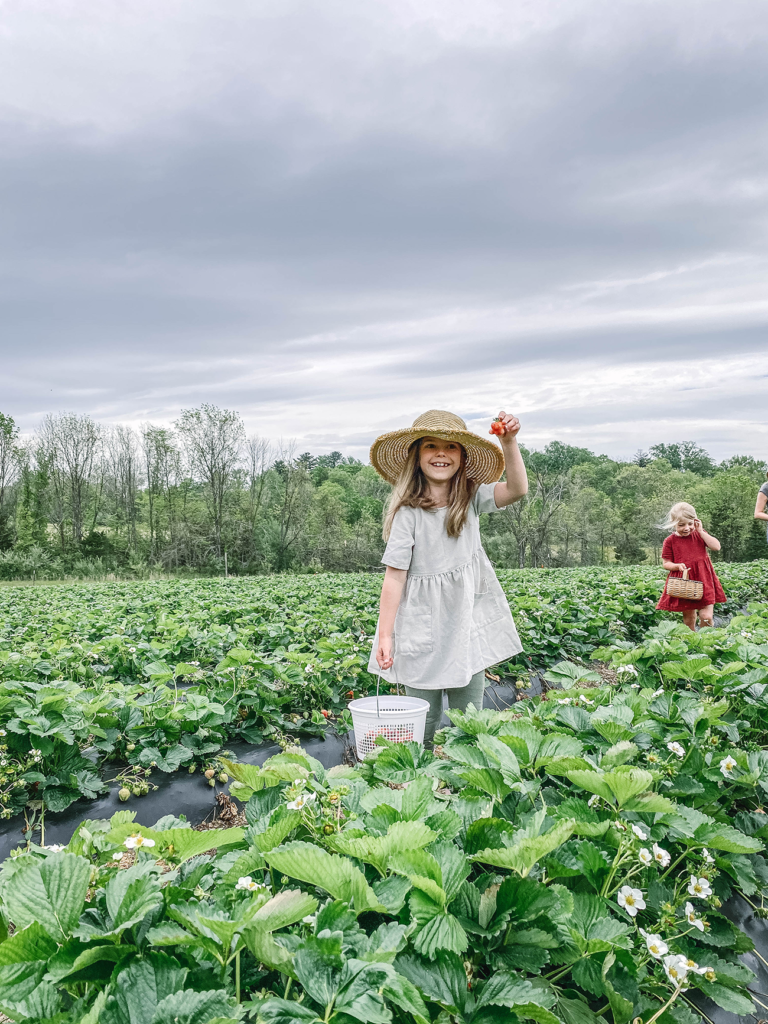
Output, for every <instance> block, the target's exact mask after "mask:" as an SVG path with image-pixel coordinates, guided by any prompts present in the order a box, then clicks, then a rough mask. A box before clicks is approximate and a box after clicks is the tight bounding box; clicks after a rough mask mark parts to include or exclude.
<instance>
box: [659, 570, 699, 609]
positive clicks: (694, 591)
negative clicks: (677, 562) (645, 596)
mask: <svg viewBox="0 0 768 1024" xmlns="http://www.w3.org/2000/svg"><path fill="white" fill-rule="evenodd" d="M703 596H704V584H703V583H700V582H699V581H698V580H689V579H688V569H683V577H682V579H680V577H679V576H670V577H669V579H668V580H667V597H680V598H682V599H683V600H684V601H700V600H701V599H702V597H703Z"/></svg>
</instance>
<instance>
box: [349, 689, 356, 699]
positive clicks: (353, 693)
mask: <svg viewBox="0 0 768 1024" xmlns="http://www.w3.org/2000/svg"><path fill="white" fill-rule="evenodd" d="M347 696H348V697H354V696H355V691H354V690H347Z"/></svg>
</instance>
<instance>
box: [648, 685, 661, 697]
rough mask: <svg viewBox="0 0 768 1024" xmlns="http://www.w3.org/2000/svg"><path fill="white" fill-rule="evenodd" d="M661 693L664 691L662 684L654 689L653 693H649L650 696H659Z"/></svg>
mask: <svg viewBox="0 0 768 1024" xmlns="http://www.w3.org/2000/svg"><path fill="white" fill-rule="evenodd" d="M662 693H664V687H663V686H660V687H659V688H658V690H654V691H653V693H652V694H651V696H652V697H660V696H661V695H662Z"/></svg>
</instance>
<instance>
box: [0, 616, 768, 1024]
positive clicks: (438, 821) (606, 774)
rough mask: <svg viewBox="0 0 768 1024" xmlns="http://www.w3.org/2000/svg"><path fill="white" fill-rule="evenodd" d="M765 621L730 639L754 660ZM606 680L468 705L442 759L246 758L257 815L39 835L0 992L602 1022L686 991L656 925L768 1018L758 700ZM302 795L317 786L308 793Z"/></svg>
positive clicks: (21, 864)
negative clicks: (741, 721) (744, 916)
mask: <svg viewBox="0 0 768 1024" xmlns="http://www.w3.org/2000/svg"><path fill="white" fill-rule="evenodd" d="M754 614H758V613H757V612H755V613H754ZM761 628H762V627H761ZM756 631H757V627H756V626H754V625H753V630H752V631H751V632H750V631H739V632H738V633H737V634H736V635H738V637H739V640H738V641H737V642H736V644H735V649H734V648H732V647H729V646H727V645H725V647H724V649H725V650H727V651H728V652H729V656H732V657H733V659H735V658H737V657H738V658H739V659H740V660H739V664H740V665H742V668H740V669H738V671H740V672H743V671H749V669H746V668H745V667H744V665H745V664H746V662H745V661H744V659H745V658H748V657H750V653H751V652H750V651H749V650H746V649H745V648H746V645H747V642H752V641H754V640H756V639H760V637H758V636H757V632H756ZM656 632H657V635H654V636H652V637H650V638H649V640H648V641H647V644H648V646H649V648H650V649H651V651H652V653H653V657H655V658H657V659H659V663H660V664H661V663H668V662H670V661H673V660H674V659H673V658H672V657H671V652H674V651H675V650H677V648H676V647H675V646H674V645H675V644H676V643H678V642H679V639H678V634H677V633H675V631H674V630H669V629H666V628H664V629H658V630H657V631H656ZM743 632H749V633H750V635H749V636H748V637H747V636H744V635H742V634H743ZM712 635H713V634H709V636H712ZM707 643H708V648H707V649H708V652H709V653H708V661H709V662H710V663H711V665H712V666H713V667H714V669H715V670H717V671H718V672H719V673H720V674H719V675H718V679H720V678H723V679H725V678H728V675H727V673H723V672H722V671H721V667H720V663H721V659H720V657H719V655H718V654H717V652H716V651H715V644H714V642H713V641H712V640H708V641H707ZM719 643H720V645H721V646H722V645H723V641H722V640H721V641H719ZM755 646H756V647H759V646H761V645H759V644H756V645H755ZM625 653H626V648H625V647H624V646H622V645H617V647H616V656H617V657H621V656H624V655H625ZM661 659H663V661H662V660H661ZM637 664H641V663H640V662H637ZM729 664H731V665H733V666H735V665H736V661H735V660H732V661H731V662H730V663H729ZM643 671H645V669H644V668H643ZM638 678H641V679H642V678H644V677H642V676H640V675H639V676H638ZM657 680H658V675H657V676H656V680H654V682H655V681H657ZM695 684H698V681H697V679H696V678H695V677H694V679H693V681H692V682H691V683H689V684H688V685H691V686H693V685H695ZM702 685H710V684H702ZM749 685H750V686H754V685H755V684H754V683H750V684H749ZM577 689H578V688H576V687H574V688H573V689H572V690H571V691H569V692H570V693H576V692H577ZM588 692H589V693H591V694H592V695H593V696H592V697H590V698H589V700H590V701H591V704H588V705H585V709H584V710H583V713H582V715H579V716H575V717H573V721H572V722H570V719H569V718H568V716H567V715H564V714H563V712H566V711H568V712H574V711H576V710H582V709H576V708H574V707H573V706H572V705H566V706H565V707H563V706H561V705H559V704H558V703H557V699H554V700H552V699H550V698H549V696H548V695H545V697H544V698H536V699H529V700H525V701H522V702H520V703H518V704H517V705H516V707H515V710H514V711H508V712H494V711H490V712H489V711H477V710H474V711H473V710H471V709H470V710H469V711H467V712H465V713H462V714H455V715H453V716H452V717H453V719H454V722H455V724H454V726H453V727H452V728H450V729H449V730H448V731H447V735H446V737H445V742H444V743H443V746H442V752H441V756H435V754H432V753H428V752H424V751H422V750H420V748H418V747H417V746H416V745H414V744H403V745H396V744H388V743H385V744H384V745H383V746H382V747H379V748H377V750H376V751H375V752H374V754H373V755H371V756H370V757H369V759H368V760H367V761H366V763H365V764H364V765H363V768H362V770H361V772H360V773H358V774H357V776H356V777H355V778H352V779H345V778H344V777H343V776H339V775H338V773H334V772H326V771H325V770H324V769H323V768H322V766H321V765H320V764H319V763H318V762H317V761H315V760H314V759H312V758H310V757H308V756H307V755H306V754H304V753H303V752H301V751H288V752H286V753H284V754H280V755H278V756H277V757H273V758H270V759H269V760H268V761H267V762H265V764H264V766H263V767H262V768H254V767H253V766H247V765H238V764H236V763H232V762H230V763H228V767H229V768H230V769H231V772H232V785H233V786H239V787H240V789H239V790H235V791H236V792H239V793H240V795H241V796H242V795H243V794H244V792H247V794H248V795H249V796H248V802H247V803H246V805H245V807H246V817H247V821H248V827H247V828H246V829H242V828H236V829H227V830H221V831H210V832H197V831H195V830H193V829H191V828H188V827H184V826H183V823H180V822H178V821H176V820H175V819H172V818H168V819H164V820H161V821H160V822H157V823H156V824H155V826H154V827H153V828H147V827H145V826H142V825H137V824H136V823H135V821H134V815H133V813H132V812H129V811H122V812H119V813H118V814H116V815H115V816H114V817H113V819H112V820H111V821H110V822H97V821H89V822H86V823H84V825H83V827H82V828H81V829H79V830H78V832H77V834H76V836H75V838H74V839H73V840H72V843H71V844H70V850H68V851H63V852H58V853H56V852H51V851H47V850H45V849H39V848H36V847H30V848H29V849H28V850H26V851H22V852H20V854H19V855H18V856H16V857H13V858H11V859H10V860H9V861H7V862H6V864H5V865H4V866H3V869H2V872H1V873H0V899H2V901H3V906H4V909H5V913H6V914H7V917H8V919H9V922H10V924H11V925H13V930H12V933H9V934H8V937H6V938H5V939H4V941H0V1008H2V1010H3V1012H6V1013H7V1014H8V1015H9V1016H11V1017H12V1018H15V1019H19V1020H28V1019H31V1020H35V1019H49V1018H55V1019H56V1020H57V1022H59V1024H83V1022H86V1024H95V1022H96V1021H107V1022H110V1024H114V1022H123V1021H125V1022H128V1024H133V1022H134V1021H136V1020H139V1019H140V1020H146V1021H149V1022H150V1024H165V1022H166V1021H168V1022H169V1024H170V1022H171V1021H188V1022H189V1024H192V1022H195V1021H199V1022H200V1024H211V1022H213V1021H218V1022H219V1024H222V1022H229V1021H234V1022H237V1021H238V1020H240V1019H242V1017H243V1014H244V1013H246V1012H247V1011H248V1010H252V1011H253V1012H254V1015H255V1018H256V1019H257V1020H259V1021H262V1022H265V1024H266V1022H281V1024H291V1022H296V1021H299V1022H305V1024H350V1022H351V1021H360V1022H361V1024H362V1022H366V1024H367V1022H372V1024H391V1022H394V1021H399V1020H401V1019H402V1020H406V1019H407V1020H411V1021H414V1022H416V1024H430V1022H435V1021H437V1020H442V1019H446V1020H447V1019H448V1016H450V1018H451V1019H452V1020H454V1021H456V1022H462V1024H496V1022H504V1021H507V1022H508V1024H514V1022H515V1021H520V1020H530V1021H534V1022H535V1024H596V1021H597V1019H598V1016H599V1015H601V1014H603V1013H605V1012H606V1011H605V1007H606V1006H607V1007H608V1008H609V1010H610V1013H611V1016H612V1018H613V1020H614V1022H617V1024H628V1022H629V1021H630V1020H633V1019H635V1018H636V1017H640V1018H641V1019H644V1017H645V1016H648V1009H649V1007H652V1006H655V1007H657V1008H658V1006H659V1005H660V1003H659V999H661V1000H662V1001H663V1000H666V999H668V998H670V997H671V996H672V995H673V994H674V991H675V986H674V985H673V984H672V983H671V982H670V981H669V979H668V978H667V975H666V974H665V972H664V966H663V963H662V962H661V961H660V960H658V959H654V957H653V956H652V955H651V954H650V953H649V947H648V944H647V942H646V938H645V937H644V934H643V932H641V931H640V929H641V928H642V929H643V930H644V932H645V933H647V934H648V935H650V936H651V939H649V940H648V942H651V941H656V939H655V938H654V937H655V936H657V935H660V936H661V939H662V941H664V942H665V943H666V944H667V946H668V947H669V949H668V953H667V955H669V956H682V957H684V958H685V960H686V962H687V961H691V962H693V963H694V964H696V965H697V967H696V970H693V969H691V970H690V971H689V972H688V974H687V977H686V985H687V986H688V988H698V989H699V990H700V991H701V992H702V993H703V994H705V995H707V996H709V997H710V998H712V999H713V1000H714V1001H715V1002H717V1003H718V1004H719V1005H720V1006H722V1007H723V1008H725V1009H727V1010H729V1011H730V1012H734V1013H738V1014H740V1015H747V1014H748V1009H749V1007H751V1005H752V1004H751V1000H750V997H749V993H748V990H747V985H748V984H749V983H750V982H751V980H752V977H753V976H752V974H751V972H750V971H749V970H748V969H747V968H746V967H745V966H743V965H742V964H741V963H740V962H739V960H738V956H739V954H740V953H741V952H744V951H746V950H747V949H748V948H749V941H748V940H746V939H745V938H744V936H742V935H741V933H740V932H739V931H738V929H737V928H735V926H733V925H732V924H731V923H730V922H729V921H728V920H727V919H726V918H725V917H723V916H722V914H721V913H720V909H719V908H720V904H721V902H722V900H723V899H724V898H726V897H727V896H728V895H729V894H730V893H731V892H732V891H734V890H739V891H742V892H744V893H745V894H746V895H748V896H749V897H750V898H752V899H754V898H756V897H759V898H764V897H765V896H766V895H768V863H767V862H766V860H765V855H764V840H765V838H766V837H768V828H767V827H766V826H765V825H764V822H763V820H762V819H763V817H764V816H763V815H761V814H759V813H757V810H758V809H759V808H760V807H761V806H762V801H763V798H762V796H761V795H760V792H759V791H760V790H761V789H762V787H763V783H764V781H765V775H766V773H767V772H768V758H766V757H765V755H764V752H763V751H762V750H752V749H745V748H744V747H743V745H742V744H741V743H740V742H739V740H738V739H736V738H734V737H732V736H730V735H729V730H730V729H731V727H732V715H731V706H730V703H729V701H730V700H731V699H735V700H736V701H739V700H741V699H742V697H741V693H742V692H743V691H736V695H735V697H733V698H731V697H729V696H726V695H724V694H723V695H718V696H717V698H715V699H713V698H711V697H710V696H708V695H706V694H698V693H696V692H694V691H687V690H682V691H675V690H671V689H670V690H669V691H667V692H664V693H658V692H657V691H656V690H653V689H651V687H650V686H646V685H645V684H644V682H642V681H641V682H640V683H638V684H637V686H636V688H634V689H633V688H632V687H631V686H627V685H626V684H619V685H617V686H609V685H606V686H603V687H602V688H600V689H599V690H597V689H594V688H593V689H591V690H589V691H588ZM586 708H589V710H586ZM569 723H570V724H569ZM739 728H741V725H740V726H739ZM616 730H620V731H621V732H622V733H626V734H628V735H629V736H631V739H627V738H620V739H617V738H616ZM718 730H724V732H719V731H718ZM713 736H714V737H721V736H722V737H723V738H727V746H725V747H723V748H722V749H719V750H718V749H716V747H715V746H713V744H712V738H713ZM718 742H719V740H718ZM681 751H682V753H680V752H681ZM726 756H727V758H730V760H728V762H727V763H728V764H729V765H730V764H731V762H733V764H734V765H736V766H737V767H734V768H733V769H732V771H730V770H729V772H728V773H727V774H728V777H727V778H726V777H725V775H724V774H723V772H722V771H720V769H719V765H720V762H721V761H723V760H726ZM638 762H639V763H638ZM574 763H576V765H577V766H576V767H574ZM714 772H717V774H719V776H720V780H722V785H720V784H719V780H714V779H713V777H712V776H713V773H714ZM731 776H732V777H731ZM394 780H402V781H394ZM699 780H701V781H699ZM393 786H395V787H397V788H392V787H393ZM403 787H404V788H403ZM299 792H302V793H305V794H307V793H308V794H311V796H312V799H311V800H307V801H305V803H304V805H303V807H301V808H299V807H293V808H291V807H289V806H288V804H289V803H295V802H296V794H297V793H299ZM353 808H354V811H353ZM131 850H135V851H136V852H135V853H129V854H128V857H127V861H126V851H131ZM206 851H211V852H210V853H209V854H208V855H207V856H201V854H202V853H204V852H206ZM116 858H117V859H116ZM118 860H119V861H120V866H118ZM694 883H695V888H694ZM690 905H693V918H694V923H693V924H692V923H691V920H690V918H688V915H689V914H690V913H691V909H690ZM633 912H634V913H633ZM686 918H688V919H686ZM695 922H698V923H695ZM701 929H703V930H701ZM697 972H698V973H697ZM674 1005H676V1003H673V1006H674ZM670 1020H673V1021H675V1022H676V1024H681V1022H680V1021H678V1018H677V1017H675V1016H674V1015H673V1014H672V1015H671V1016H670ZM683 1024H688V1022H687V1021H686V1022H683Z"/></svg>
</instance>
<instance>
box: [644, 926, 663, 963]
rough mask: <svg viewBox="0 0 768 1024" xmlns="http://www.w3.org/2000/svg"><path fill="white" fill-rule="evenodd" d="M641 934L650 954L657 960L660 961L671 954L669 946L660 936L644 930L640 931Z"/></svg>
mask: <svg viewBox="0 0 768 1024" xmlns="http://www.w3.org/2000/svg"><path fill="white" fill-rule="evenodd" d="M640 934H641V935H642V936H643V938H644V939H645V945H646V946H647V948H648V952H649V953H650V954H651V956H653V957H655V958H656V959H657V960H660V959H661V958H662V957H663V956H664V955H665V954H666V953H668V952H669V946H668V945H667V944H666V942H665V941H664V939H662V937H661V936H660V935H656V934H655V933H654V932H647V931H646V930H645V929H644V928H641V929H640Z"/></svg>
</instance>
